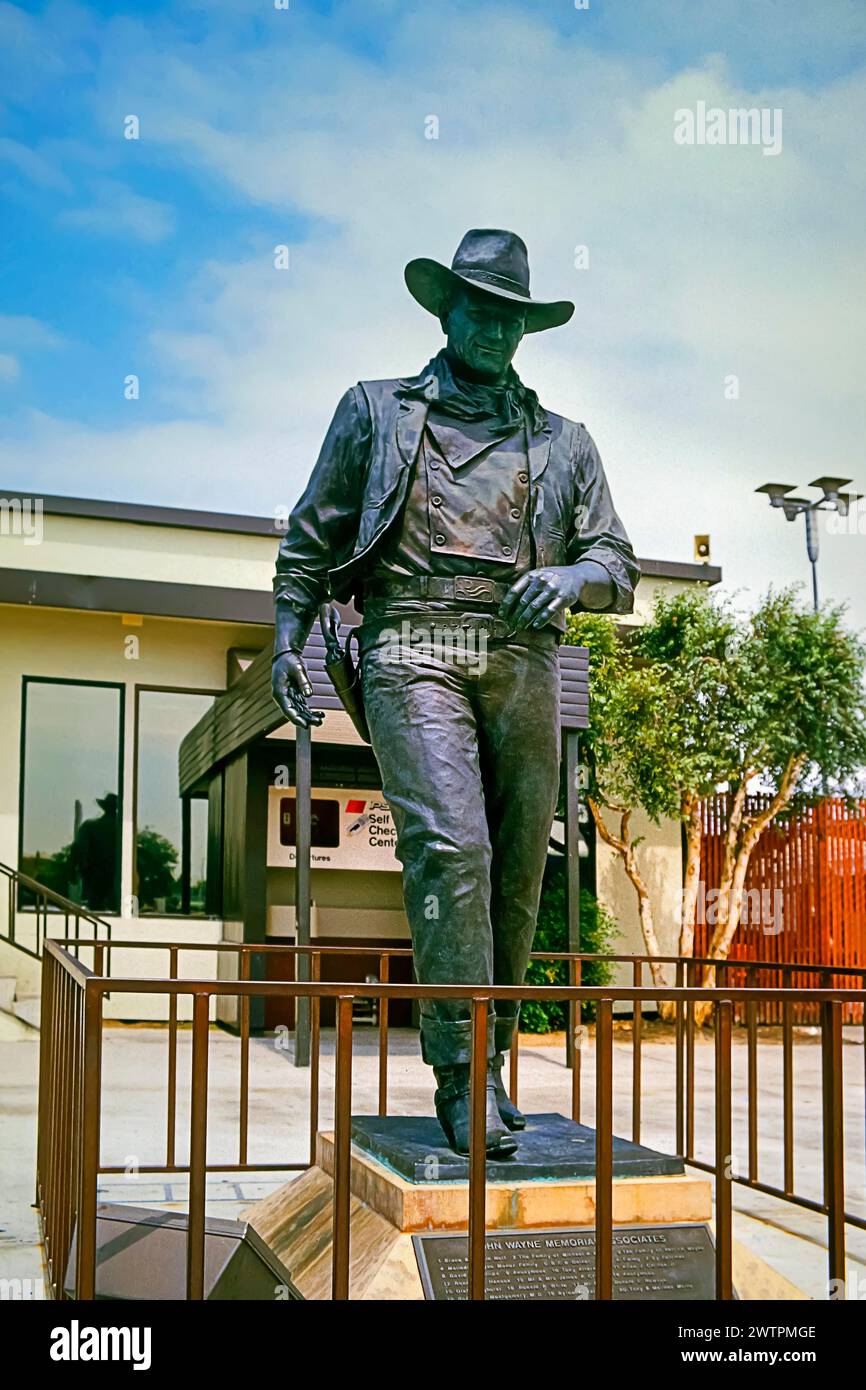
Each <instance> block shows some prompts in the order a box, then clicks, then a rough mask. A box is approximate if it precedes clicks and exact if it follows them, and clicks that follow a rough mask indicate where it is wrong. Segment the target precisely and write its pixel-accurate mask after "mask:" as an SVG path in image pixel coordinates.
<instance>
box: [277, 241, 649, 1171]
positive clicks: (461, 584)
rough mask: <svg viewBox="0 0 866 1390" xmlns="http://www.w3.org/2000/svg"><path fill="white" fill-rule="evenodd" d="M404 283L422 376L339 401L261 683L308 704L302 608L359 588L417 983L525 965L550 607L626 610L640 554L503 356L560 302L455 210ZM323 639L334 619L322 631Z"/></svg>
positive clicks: (281, 576) (444, 1073)
mask: <svg viewBox="0 0 866 1390" xmlns="http://www.w3.org/2000/svg"><path fill="white" fill-rule="evenodd" d="M405 276H406V284H407V286H408V288H409V291H410V293H411V294H412V295H413V296H414V298H415V299H416V300H417V301H418V303H419V304H421V305H422V307H423V308H425V309H427V310H429V312H430V313H431V314H434V315H435V316H436V317H437V318H438V319H439V322H440V324H441V325H442V330H443V332H444V334H445V336H446V340H447V341H446V343H445V346H444V348H442V350H441V351H439V352H438V353H437V354H436V356H435V357H434V358H433V360H432V361H431V362H430V363H429V364H428V365H427V366H426V367H425V368H424V370H423V372H421V373H420V375H418V376H410V377H404V378H401V379H400V380H397V381H362V382H359V383H358V384H357V385H356V386H353V387H351V389H350V390H348V391H347V392H346V394H345V396H343V399H342V400H341V401H340V403H339V405H338V406H337V411H336V414H335V415H334V418H333V420H332V422H331V426H330V428H329V430H328V433H327V435H326V437H325V442H324V444H323V446H322V451H321V453H320V455H319V459H318V462H317V463H316V466H315V468H314V470H313V473H312V476H311V478H310V481H309V483H308V485H307V488H306V491H305V492H304V494H303V496H302V497H301V499H300V501H299V502H298V504H297V506H296V507H295V509H294V511H293V512H292V515H291V517H290V520H289V523H288V527H287V530H286V534H285V536H284V538H283V540H282V541H281V543H280V548H279V557H278V559H277V574H276V578H275V581H274V596H275V603H276V643H275V648H274V651H275V655H274V662H273V692H274V697H275V699H276V701H277V704H278V705H279V706H280V708H281V710H282V711H283V713H284V714H285V716H286V718H287V719H289V720H291V722H292V723H293V724H295V725H299V726H302V727H309V726H310V725H311V724H318V723H320V722H321V720H322V717H323V716H322V714H321V712H318V711H313V710H311V709H310V707H309V705H308V704H307V698H308V697H309V696H310V695H311V694H312V688H311V686H310V683H309V680H308V678H307V673H306V671H305V669H304V663H303V661H302V657H301V653H302V651H303V647H304V642H305V640H306V638H307V636H308V634H309V631H310V628H311V626H312V623H313V620H314V618H315V616H316V613H317V610H318V608H319V605H320V604H321V603H322V602H323V601H324V600H330V599H334V600H338V601H344V602H345V601H348V600H349V599H352V598H353V599H354V603H355V606H356V608H357V609H358V611H359V612H362V613H363V618H364V621H363V625H362V626H361V628H360V629H359V639H358V645H359V652H360V666H361V672H360V686H361V692H362V696H363V711H364V715H365V717H366V725H367V727H368V728H369V736H370V741H371V743H372V746H373V751H374V753H375V755H376V760H377V762H378V765H379V769H380V772H381V776H382V788H383V793H384V796H385V798H386V800H387V802H388V805H389V807H390V809H391V812H392V815H393V818H394V823H395V826H396V830H397V855H398V858H399V860H400V863H401V864H402V867H403V896H404V901H405V907H406V914H407V917H408V920H409V927H410V930H411V934H412V942H413V947H414V962H415V973H416V976H417V979H418V981H419V983H421V984H457V983H459V984H467V985H471V984H506V985H519V984H522V983H523V980H524V974H525V970H526V965H527V961H528V958H529V953H530V950H531V947H532V939H533V935H534V931H535V921H536V915H537V912H538V904H539V898H540V894H541V884H542V876H543V873H544V867H545V862H546V857H547V851H548V840H549V834H550V829H551V825H552V822H553V816H554V812H555V809H556V800H557V792H558V787H559V758H560V724H559V662H558V653H557V648H558V644H559V643H560V641H561V640H562V635H563V632H564V630H565V619H566V614H567V612H568V611H569V610H572V611H580V610H583V609H592V610H593V611H595V612H598V613H629V612H631V610H632V606H633V595H634V588H635V585H636V583H637V580H638V578H639V574H640V571H639V569H638V565H637V562H636V560H635V557H634V553H633V551H632V548H631V544H630V542H629V539H628V536H627V535H626V532H625V530H624V528H623V526H622V523H621V521H620V519H619V517H618V516H617V513H616V511H615V510H614V507H613V503H612V500H611V495H610V491H609V488H608V484H607V481H606V479H605V475H604V470H603V468H602V465H601V460H600V458H599V455H598V452H597V450H596V447H595V445H594V443H593V441H592V439H591V438H590V436H589V434H588V433H587V431H586V429H585V428H584V426H583V425H579V424H575V423H574V422H573V421H571V420H566V419H564V418H563V417H562V416H561V415H554V414H553V413H552V412H551V411H549V410H545V409H544V408H543V407H542V406H541V405H540V404H539V400H538V397H537V396H536V394H535V392H534V391H531V390H530V389H529V388H528V387H527V386H524V385H523V383H522V381H521V380H520V378H519V377H518V376H517V374H516V372H515V371H514V368H513V367H512V365H511V360H512V358H513V357H514V354H515V352H516V350H517V346H518V344H519V342H520V340H521V338H522V337H523V335H524V333H538V332H540V331H541V330H542V329H546V328H556V327H558V326H559V325H561V324H564V323H567V322H568V320H569V319H570V318H571V316H572V314H573V312H574V305H573V304H571V303H569V302H567V301H565V300H560V301H558V302H556V303H542V302H540V301H538V300H535V299H532V298H531V297H530V293H529V264H528V259H527V251H526V247H525V245H524V243H523V242H522V241H521V239H520V237H518V236H516V235H515V234H514V233H513V232H506V231H470V232H467V233H466V235H465V237H464V238H463V240H462V241H461V243H460V246H459V247H458V249H457V253H456V255H455V257H454V260H453V262H452V265H451V268H450V269H448V268H447V267H446V266H444V265H440V264H439V263H438V262H436V261H432V260H426V259H420V260H413V261H411V262H410V264H409V265H408V266H407V267H406V272H405ZM331 635H332V637H333V632H332V634H331ZM518 1008H519V1005H513V1004H511V1003H508V1004H501V1003H499V1004H497V1005H496V1009H495V1011H494V1009H493V1008H492V1007H491V1010H490V1013H489V1018H488V1039H487V1051H488V1057H489V1070H488V1078H487V1103H486V1124H487V1151H488V1153H490V1154H494V1155H496V1157H497V1158H499V1157H503V1156H507V1155H509V1154H511V1153H513V1152H514V1151H515V1149H516V1148H517V1142H516V1140H515V1139H514V1136H513V1133H512V1131H515V1130H520V1129H522V1128H523V1127H524V1126H525V1119H524V1117H523V1115H521V1114H520V1112H519V1111H518V1110H517V1108H516V1107H515V1106H514V1105H513V1104H512V1103H511V1101H510V1100H509V1098H508V1096H507V1093H506V1091H505V1088H504V1086H503V1083H502V1065H503V1054H504V1052H505V1051H506V1050H507V1049H508V1048H509V1047H510V1045H511V1041H512V1038H513V1036H514V1033H515V1029H516V1027H517V1015H518ZM470 1048H471V1023H470V1002H469V1000H468V999H466V1000H460V1001H453V1000H428V1001H425V1002H424V1003H423V1004H422V1006H421V1050H422V1055H423V1057H424V1060H425V1061H426V1062H427V1063H428V1064H429V1065H431V1066H432V1067H433V1070H434V1073H435V1076H436V1082H437V1087H438V1089H437V1091H436V1097H435V1105H436V1113H437V1116H438V1118H439V1122H440V1124H441V1126H442V1129H443V1130H444V1132H445V1135H446V1138H447V1140H448V1143H449V1144H450V1146H451V1147H452V1148H453V1149H454V1150H455V1151H456V1152H458V1153H467V1152H468V1150H469V1129H470V1106H469V1071H470V1068H469V1062H470V1055H471V1053H470Z"/></svg>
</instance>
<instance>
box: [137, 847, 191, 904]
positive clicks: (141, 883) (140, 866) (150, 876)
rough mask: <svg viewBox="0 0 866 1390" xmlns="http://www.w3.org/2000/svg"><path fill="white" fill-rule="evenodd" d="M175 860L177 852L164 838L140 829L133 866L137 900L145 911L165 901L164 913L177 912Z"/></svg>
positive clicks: (177, 896) (178, 898) (178, 900)
mask: <svg viewBox="0 0 866 1390" xmlns="http://www.w3.org/2000/svg"><path fill="white" fill-rule="evenodd" d="M177 859H178V854H177V850H176V849H175V847H174V845H173V844H172V843H171V841H170V840H167V839H166V837H165V836H164V835H160V834H159V832H158V831H157V830H151V829H150V827H148V826H146V827H145V828H144V829H143V830H139V832H138V836H137V837H136V843H135V865H136V869H137V872H138V898H139V902H140V904H141V906H142V907H143V908H144V909H146V910H149V909H151V908H152V907H153V905H154V904H155V903H156V902H157V900H158V899H162V898H165V899H166V909H165V910H166V911H167V912H175V911H177V910H178V908H179V905H180V889H179V886H178V883H177V879H176V877H175V874H176V870H177Z"/></svg>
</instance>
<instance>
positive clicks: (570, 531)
mask: <svg viewBox="0 0 866 1390" xmlns="http://www.w3.org/2000/svg"><path fill="white" fill-rule="evenodd" d="M423 380H424V378H423V377H421V376H418V377H410V378H403V379H400V380H392V381H361V382H358V384H357V385H356V386H353V387H351V388H350V390H348V391H347V392H346V394H345V395H344V396H343V398H342V400H341V401H340V403H339V405H338V406H337V409H336V412H335V414H334V418H333V420H332V421H331V424H330V427H329V429H328V432H327V434H326V436H325V440H324V443H323V445H322V449H321V452H320V454H319V457H318V460H317V462H316V465H315V468H314V469H313V472H312V474H311V476H310V480H309V482H308V483H307V486H306V488H305V489H304V492H303V495H302V496H301V498H300V500H299V501H298V503H297V505H296V506H295V508H294V510H293V511H292V513H291V516H290V517H289V520H288V524H287V528H286V533H285V535H284V537H283V539H282V540H281V542H280V547H279V553H278V556H277V564H276V576H275V578H274V599H275V601H276V602H277V603H279V604H281V605H282V604H289V605H291V607H292V608H293V609H294V610H296V612H297V613H298V615H299V617H301V618H303V619H307V618H308V619H309V623H310V624H312V621H313V619H314V617H315V614H316V610H317V608H318V605H319V604H320V603H322V602H323V601H324V600H325V599H326V598H333V599H336V600H338V601H340V602H347V601H348V600H349V599H351V598H353V597H354V601H355V606H356V607H357V608H358V609H359V610H362V609H363V587H364V577H365V575H366V574H367V573H368V572H369V570H370V568H371V565H372V562H373V560H374V559H375V557H376V554H377V552H378V549H379V547H380V545H381V543H382V540H383V538H384V537H385V535H386V533H388V532H389V529H390V528H391V526H392V525H393V524H394V522H395V521H396V519H397V518H398V516H399V514H400V511H401V508H402V506H403V503H404V501H405V498H406V493H407V489H408V485H409V480H410V477H411V474H412V466H413V464H414V462H415V459H416V457H417V454H418V450H419V448H420V445H421V439H422V436H423V433H424V427H425V422H426V419H427V412H428V409H429V405H428V403H427V402H426V401H425V400H423V399H417V398H414V397H413V398H410V399H406V398H405V397H404V395H403V392H404V391H405V390H406V389H407V388H415V387H417V386H418V385H419V384H421V383H422V382H423ZM543 418H544V425H543V427H542V428H538V427H536V426H535V425H531V426H530V427H529V432H528V446H529V488H530V498H529V508H530V525H531V527H532V535H533V540H534V544H535V557H536V565H537V566H538V567H541V566H543V565H571V564H574V563H576V562H577V561H578V560H595V561H596V562H597V563H598V564H600V565H602V566H603V567H604V568H605V569H606V570H607V572H608V574H609V575H610V577H611V579H612V581H613V585H614V590H615V593H614V599H613V601H612V603H611V604H610V605H609V606H608V608H607V609H606V610H605V611H606V612H610V613H630V612H631V611H632V609H633V606H634V590H635V587H636V585H637V582H638V579H639V578H640V568H639V566H638V563H637V561H636V559H635V556H634V552H633V550H632V547H631V543H630V541H629V539H628V536H627V535H626V532H625V528H624V527H623V524H622V522H621V521H620V519H619V517H618V515H617V513H616V511H615V509H614V505H613V501H612V499H611V495H610V489H609V488H608V484H607V479H606V478H605V475H604V469H603V467H602V463H601V459H600V458H599V455H598V450H597V449H596V447H595V444H594V443H593V441H592V438H591V437H590V435H589V432H588V431H587V429H586V428H585V426H584V425H581V424H576V423H575V422H574V421H572V420H566V419H565V418H564V417H563V416H561V415H555V414H553V413H552V412H551V411H545V412H544V413H543ZM307 630H309V629H307Z"/></svg>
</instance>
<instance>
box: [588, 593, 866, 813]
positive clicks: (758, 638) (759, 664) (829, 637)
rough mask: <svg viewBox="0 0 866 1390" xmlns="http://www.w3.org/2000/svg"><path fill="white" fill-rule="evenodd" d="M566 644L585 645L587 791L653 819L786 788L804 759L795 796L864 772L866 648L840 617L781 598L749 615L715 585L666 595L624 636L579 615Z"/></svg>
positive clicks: (843, 784)
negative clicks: (699, 803)
mask: <svg viewBox="0 0 866 1390" xmlns="http://www.w3.org/2000/svg"><path fill="white" fill-rule="evenodd" d="M566 640H567V641H568V642H569V643H571V644H573V645H578V646H585V647H587V648H588V649H589V661H590V728H589V729H588V730H587V733H586V735H585V736H584V737H583V739H582V743H583V747H584V752H585V755H586V758H587V762H588V770H589V792H590V795H592V796H593V798H594V799H595V800H597V801H600V802H603V803H604V804H606V805H609V806H620V807H637V806H641V807H642V808H643V809H644V810H645V811H646V813H647V814H648V815H649V816H650V817H651V818H652V819H653V820H655V821H658V820H660V819H661V818H662V817H666V818H667V817H677V816H681V815H683V814H684V812H685V807H686V805H687V803H688V801H689V799H690V798H691V799H693V798H694V797H704V796H707V795H709V794H710V793H711V792H713V791H714V790H715V789H716V788H718V787H719V786H722V785H725V784H727V785H728V786H736V785H739V784H741V783H742V782H743V781H748V780H749V779H750V778H753V777H758V778H760V779H761V781H762V783H763V784H764V785H765V786H771V787H774V788H775V787H777V786H778V784H779V781H780V779H781V777H782V776H783V774H784V771H785V768H786V767H787V766H788V764H789V762H790V760H791V759H801V760H802V762H803V772H802V775H801V777H800V780H799V784H798V790H800V791H807V792H808V791H809V790H810V789H814V788H816V787H818V786H821V787H822V788H824V789H825V790H829V788H830V785H831V784H832V785H833V787H834V789H836V790H840V791H845V790H848V789H850V787H851V786H852V785H853V784H854V783H859V782H860V781H861V774H862V767H863V765H864V764H866V706H864V696H863V670H864V663H866V647H864V645H863V643H862V642H861V640H860V639H859V637H858V636H857V635H856V634H854V633H852V632H851V631H850V630H848V629H847V628H846V627H845V624H844V610H842V609H841V608H832V607H829V606H828V607H824V608H821V609H820V610H819V611H818V612H817V613H815V612H814V611H813V610H812V608H811V607H806V606H804V605H803V603H802V601H801V600H800V598H799V597H798V594H797V592H796V589H786V590H783V591H782V592H781V593H775V592H773V591H772V590H771V591H770V592H769V594H768V595H767V596H766V597H765V598H764V599H763V600H762V602H761V603H760V604H759V606H758V607H757V609H756V610H755V612H754V613H753V614H752V615H750V616H745V617H744V616H741V615H738V614H736V613H735V612H734V610H733V609H732V607H731V606H730V604H729V603H727V602H726V601H725V600H723V599H713V598H711V597H710V595H709V593H708V592H707V591H706V589H705V588H703V587H700V588H697V589H690V590H687V591H685V592H683V593H679V594H675V595H673V596H666V595H665V594H663V593H662V594H659V595H657V597H656V600H655V604H654V606H653V611H652V614H651V616H650V618H649V620H648V622H647V623H646V624H644V625H643V626H640V627H636V628H634V629H631V630H628V631H623V632H622V634H621V635H620V636H617V634H616V632H615V627H614V623H613V621H612V620H611V619H609V618H605V617H601V616H600V615H598V614H594V613H579V614H575V615H573V616H572V617H571V618H570V619H569V624H568V633H567V637H566Z"/></svg>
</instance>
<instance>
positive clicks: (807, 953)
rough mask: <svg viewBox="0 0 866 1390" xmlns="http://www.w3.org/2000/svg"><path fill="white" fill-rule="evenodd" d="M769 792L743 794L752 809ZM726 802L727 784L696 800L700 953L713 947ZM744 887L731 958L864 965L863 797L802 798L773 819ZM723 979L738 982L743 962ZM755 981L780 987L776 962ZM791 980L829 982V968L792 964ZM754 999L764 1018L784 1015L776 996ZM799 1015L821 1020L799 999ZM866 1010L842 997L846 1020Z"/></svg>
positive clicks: (809, 985) (840, 980) (808, 984)
mask: <svg viewBox="0 0 866 1390" xmlns="http://www.w3.org/2000/svg"><path fill="white" fill-rule="evenodd" d="M769 802H770V797H769V795H767V794H766V793H759V794H757V795H754V796H750V797H748V798H747V804H746V811H747V814H748V815H750V816H751V815H754V814H755V813H756V812H757V811H759V810H762V809H764V808H765V807H766V806H767V805H768V804H769ZM728 804H729V797H728V795H727V794H724V795H718V796H714V797H710V798H708V799H707V800H706V801H705V802H704V803H703V807H702V814H703V825H704V834H703V841H702V845H701V872H700V882H701V889H700V892H699V896H698V906H697V911H696V921H695V955H696V956H705V955H708V954H709V946H710V940H711V938H712V935H713V926H714V921H713V917H714V905H715V902H716V901H717V899H714V897H713V893H714V891H716V892H717V890H718V886H719V883H720V881H721V872H722V859H723V856H724V835H725V830H726V828H727V816H728ZM745 888H746V895H745V897H744V904H743V912H742V920H741V922H740V926H739V927H738V928H737V933H736V936H735V937H734V941H733V944H732V947H731V952H730V957H729V958H730V959H731V960H732V961H734V960H742V961H744V962H746V961H748V960H765V961H778V963H779V965H780V966H783V965H788V964H794V965H809V964H812V963H814V964H815V965H816V966H817V965H822V966H825V967H826V966H832V967H835V968H836V969H838V970H840V971H844V970H845V969H846V968H848V969H850V968H853V967H857V966H859V967H861V968H862V967H863V966H866V800H863V801H859V802H856V803H854V804H852V805H847V804H846V803H845V801H844V800H843V799H842V798H836V797H828V798H825V799H822V800H820V801H817V802H813V803H806V804H801V805H799V806H797V807H796V808H795V810H794V812H793V814H792V815H790V816H789V817H788V818H786V819H785V820H781V821H779V820H776V821H773V822H772V823H771V824H770V825H769V826H767V828H766V829H765V830H764V832H763V834H762V835H761V838H760V840H759V841H758V843H757V845H756V846H755V849H754V850H753V852H752V857H751V860H750V862H749V868H748V872H747V874H746V884H745ZM727 983H729V984H730V985H731V986H734V987H736V986H738V985H742V984H744V983H745V968H744V969H743V971H739V970H733V971H731V972H730V974H729V976H728V977H727ZM754 983H755V985H756V987H758V988H761V989H768V988H772V987H774V986H775V987H778V986H779V984H780V983H781V981H780V978H779V972H778V971H775V970H772V969H762V970H759V971H758V972H757V976H756V978H755V979H754ZM795 983H796V985H797V986H798V987H799V988H801V989H813V988H818V987H819V985H821V984H823V985H824V986H825V987H827V986H828V985H829V984H830V983H831V982H830V981H828V979H827V977H826V975H825V976H824V977H823V979H821V978H819V976H818V974H817V973H815V974H814V975H813V974H812V972H811V971H809V972H803V973H800V972H797V978H796V981H795ZM851 983H853V982H851ZM832 984H833V985H835V986H837V987H840V988H845V987H846V981H845V978H844V976H843V975H841V974H840V975H839V976H838V977H837V978H836V979H834V980H833V981H832ZM759 1008H760V1010H761V1015H760V1022H762V1023H778V1022H780V1021H781V1013H780V1007H779V1005H778V1004H774V1003H770V1002H769V1001H767V1002H766V1003H763V1004H761V1005H760V1006H759ZM795 1018H796V1021H797V1022H798V1023H817V1022H818V1014H817V1011H816V1009H815V1008H814V1006H812V1005H810V1004H800V1005H797V1006H796V1008H795ZM862 1020H863V1008H862V1005H859V1004H848V1005H846V1015H845V1020H844V1021H845V1022H846V1023H859V1022H861V1021H862Z"/></svg>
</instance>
